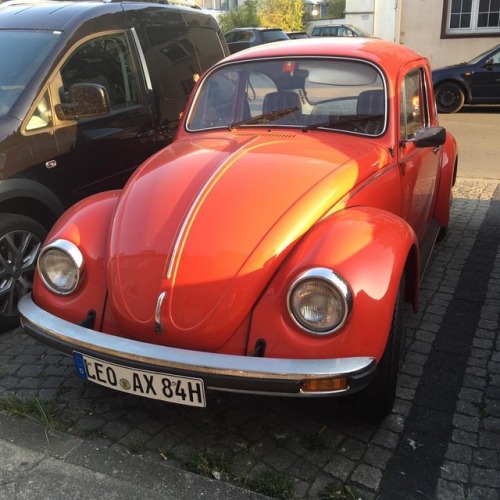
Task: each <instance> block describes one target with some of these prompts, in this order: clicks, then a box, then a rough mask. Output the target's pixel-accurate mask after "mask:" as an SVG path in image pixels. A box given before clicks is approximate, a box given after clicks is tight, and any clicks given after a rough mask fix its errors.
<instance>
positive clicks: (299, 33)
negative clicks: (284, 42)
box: [286, 31, 309, 40]
mask: <svg viewBox="0 0 500 500" xmlns="http://www.w3.org/2000/svg"><path fill="white" fill-rule="evenodd" d="M286 34H287V35H288V38H290V40H296V39H297V38H309V35H308V34H307V33H306V32H305V31H287V33H286Z"/></svg>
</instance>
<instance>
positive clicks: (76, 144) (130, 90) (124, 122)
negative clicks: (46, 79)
mask: <svg viewBox="0 0 500 500" xmlns="http://www.w3.org/2000/svg"><path fill="white" fill-rule="evenodd" d="M138 67H140V66H139V65H138V64H136V61H135V59H134V53H133V51H132V50H131V41H130V40H129V38H128V36H127V34H126V33H125V32H123V31H121V32H113V33H107V34H105V35H95V36H92V37H90V38H88V39H86V40H84V41H83V42H81V43H79V44H78V45H77V46H76V47H74V48H73V49H72V50H71V51H70V53H69V54H68V56H67V57H66V58H65V59H64V62H63V64H62V65H61V66H60V68H59V70H58V71H57V72H56V73H55V74H54V75H53V77H52V79H51V82H50V84H49V89H48V94H49V96H50V99H51V101H52V104H51V109H52V113H51V117H52V120H53V129H52V133H53V136H54V139H55V141H56V143H57V154H56V155H55V156H54V157H52V158H47V163H46V166H47V168H50V170H51V175H52V176H57V179H58V180H59V184H60V185H61V186H64V189H65V193H63V194H62V195H61V197H62V198H64V202H65V204H66V205H68V204H72V203H74V202H75V201H77V200H79V199H81V198H84V197H86V196H88V195H90V194H93V193H95V192H99V191H104V190H107V189H115V188H120V187H122V186H123V184H124V183H125V181H126V180H127V179H128V177H129V176H130V174H131V173H132V172H133V170H134V169H135V168H137V166H138V165H139V164H140V163H141V162H142V161H144V160H145V159H146V158H147V157H148V156H150V155H151V154H152V153H153V152H155V151H156V150H157V149H159V147H160V145H159V144H157V143H156V140H155V137H154V130H153V114H152V110H151V107H150V105H149V103H148V96H147V94H146V91H145V88H144V84H143V81H142V80H143V79H142V78H140V75H139V74H138V71H137V68H138ZM78 83H96V84H99V85H102V86H104V88H105V89H106V91H107V95H108V97H109V103H110V112H109V113H107V114H105V115H103V116H95V117H92V118H82V119H77V120H63V119H60V118H58V116H57V113H56V112H55V109H56V107H57V104H59V103H64V102H66V101H67V96H68V91H69V88H70V86H71V85H73V84H78ZM37 109H38V106H37V107H36V108H35V113H34V115H33V116H32V117H31V118H30V121H29V122H28V123H31V121H32V120H33V117H34V116H36V113H37V111H36V110H37ZM54 182H56V181H54Z"/></svg>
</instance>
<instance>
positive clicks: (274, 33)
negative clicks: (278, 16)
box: [260, 30, 289, 43]
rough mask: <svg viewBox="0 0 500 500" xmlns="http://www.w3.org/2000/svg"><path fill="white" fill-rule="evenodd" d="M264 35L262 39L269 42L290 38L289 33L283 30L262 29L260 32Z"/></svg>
mask: <svg viewBox="0 0 500 500" xmlns="http://www.w3.org/2000/svg"><path fill="white" fill-rule="evenodd" d="M260 35H261V37H262V41H263V42H265V43H267V42H276V41H278V40H288V38H289V37H288V35H287V34H286V33H285V32H284V31H283V30H262V31H261V32H260Z"/></svg>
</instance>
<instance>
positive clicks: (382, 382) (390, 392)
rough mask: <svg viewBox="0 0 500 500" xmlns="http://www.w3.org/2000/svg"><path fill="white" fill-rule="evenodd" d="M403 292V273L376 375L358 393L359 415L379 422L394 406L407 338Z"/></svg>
mask: <svg viewBox="0 0 500 500" xmlns="http://www.w3.org/2000/svg"><path fill="white" fill-rule="evenodd" d="M404 293H405V277H404V275H403V277H402V279H401V282H400V284H399V290H398V295H397V297H396V303H395V305H394V313H393V316H392V323H391V329H390V332H389V336H388V339H387V344H386V346H385V350H384V354H383V355H382V358H381V360H380V362H379V364H378V365H377V372H376V374H375V378H374V379H373V380H372V381H371V382H370V384H369V385H368V386H367V387H366V388H365V389H363V390H362V391H360V392H359V393H358V394H356V399H357V412H358V415H359V416H360V417H361V418H363V419H365V420H369V421H376V422H378V421H379V420H382V419H383V418H384V417H386V416H387V415H388V414H389V413H390V412H391V410H392V407H393V406H394V401H395V399H396V387H397V381H398V372H399V368H400V364H401V352H402V349H403V344H404V338H405V326H404Z"/></svg>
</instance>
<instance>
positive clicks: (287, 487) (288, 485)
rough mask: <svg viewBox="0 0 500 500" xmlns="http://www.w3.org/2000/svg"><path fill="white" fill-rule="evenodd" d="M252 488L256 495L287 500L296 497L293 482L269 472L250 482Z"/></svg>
mask: <svg viewBox="0 0 500 500" xmlns="http://www.w3.org/2000/svg"><path fill="white" fill-rule="evenodd" d="M249 486H250V488H251V489H252V490H253V491H255V492H256V493H261V494H262V495H267V496H268V497H271V498H277V499H280V500H287V499H290V498H293V497H294V490H295V488H294V485H293V481H292V480H291V479H290V478H288V477H286V476H283V475H281V474H278V473H276V472H271V471H267V472H264V473H263V474H261V475H260V476H258V477H257V478H256V479H254V480H253V481H251V482H250V484H249Z"/></svg>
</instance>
